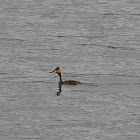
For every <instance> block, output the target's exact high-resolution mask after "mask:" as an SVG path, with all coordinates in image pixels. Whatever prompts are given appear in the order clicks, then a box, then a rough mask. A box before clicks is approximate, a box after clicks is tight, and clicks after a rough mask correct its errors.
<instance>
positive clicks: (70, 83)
mask: <svg viewBox="0 0 140 140" xmlns="http://www.w3.org/2000/svg"><path fill="white" fill-rule="evenodd" d="M53 72H55V73H57V74H58V75H59V84H61V85H81V84H82V83H80V82H78V81H73V80H68V81H62V77H61V72H60V69H59V67H57V68H56V69H55V70H53V71H52V72H50V73H53Z"/></svg>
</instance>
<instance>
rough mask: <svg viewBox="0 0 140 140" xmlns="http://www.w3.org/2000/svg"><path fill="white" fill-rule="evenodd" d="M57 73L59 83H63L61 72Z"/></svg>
mask: <svg viewBox="0 0 140 140" xmlns="http://www.w3.org/2000/svg"><path fill="white" fill-rule="evenodd" d="M58 75H59V83H63V81H62V77H61V73H59V74H58Z"/></svg>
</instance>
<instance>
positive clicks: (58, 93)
mask: <svg viewBox="0 0 140 140" xmlns="http://www.w3.org/2000/svg"><path fill="white" fill-rule="evenodd" d="M60 93H61V83H58V92H57V94H56V95H58V96H60Z"/></svg>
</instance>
